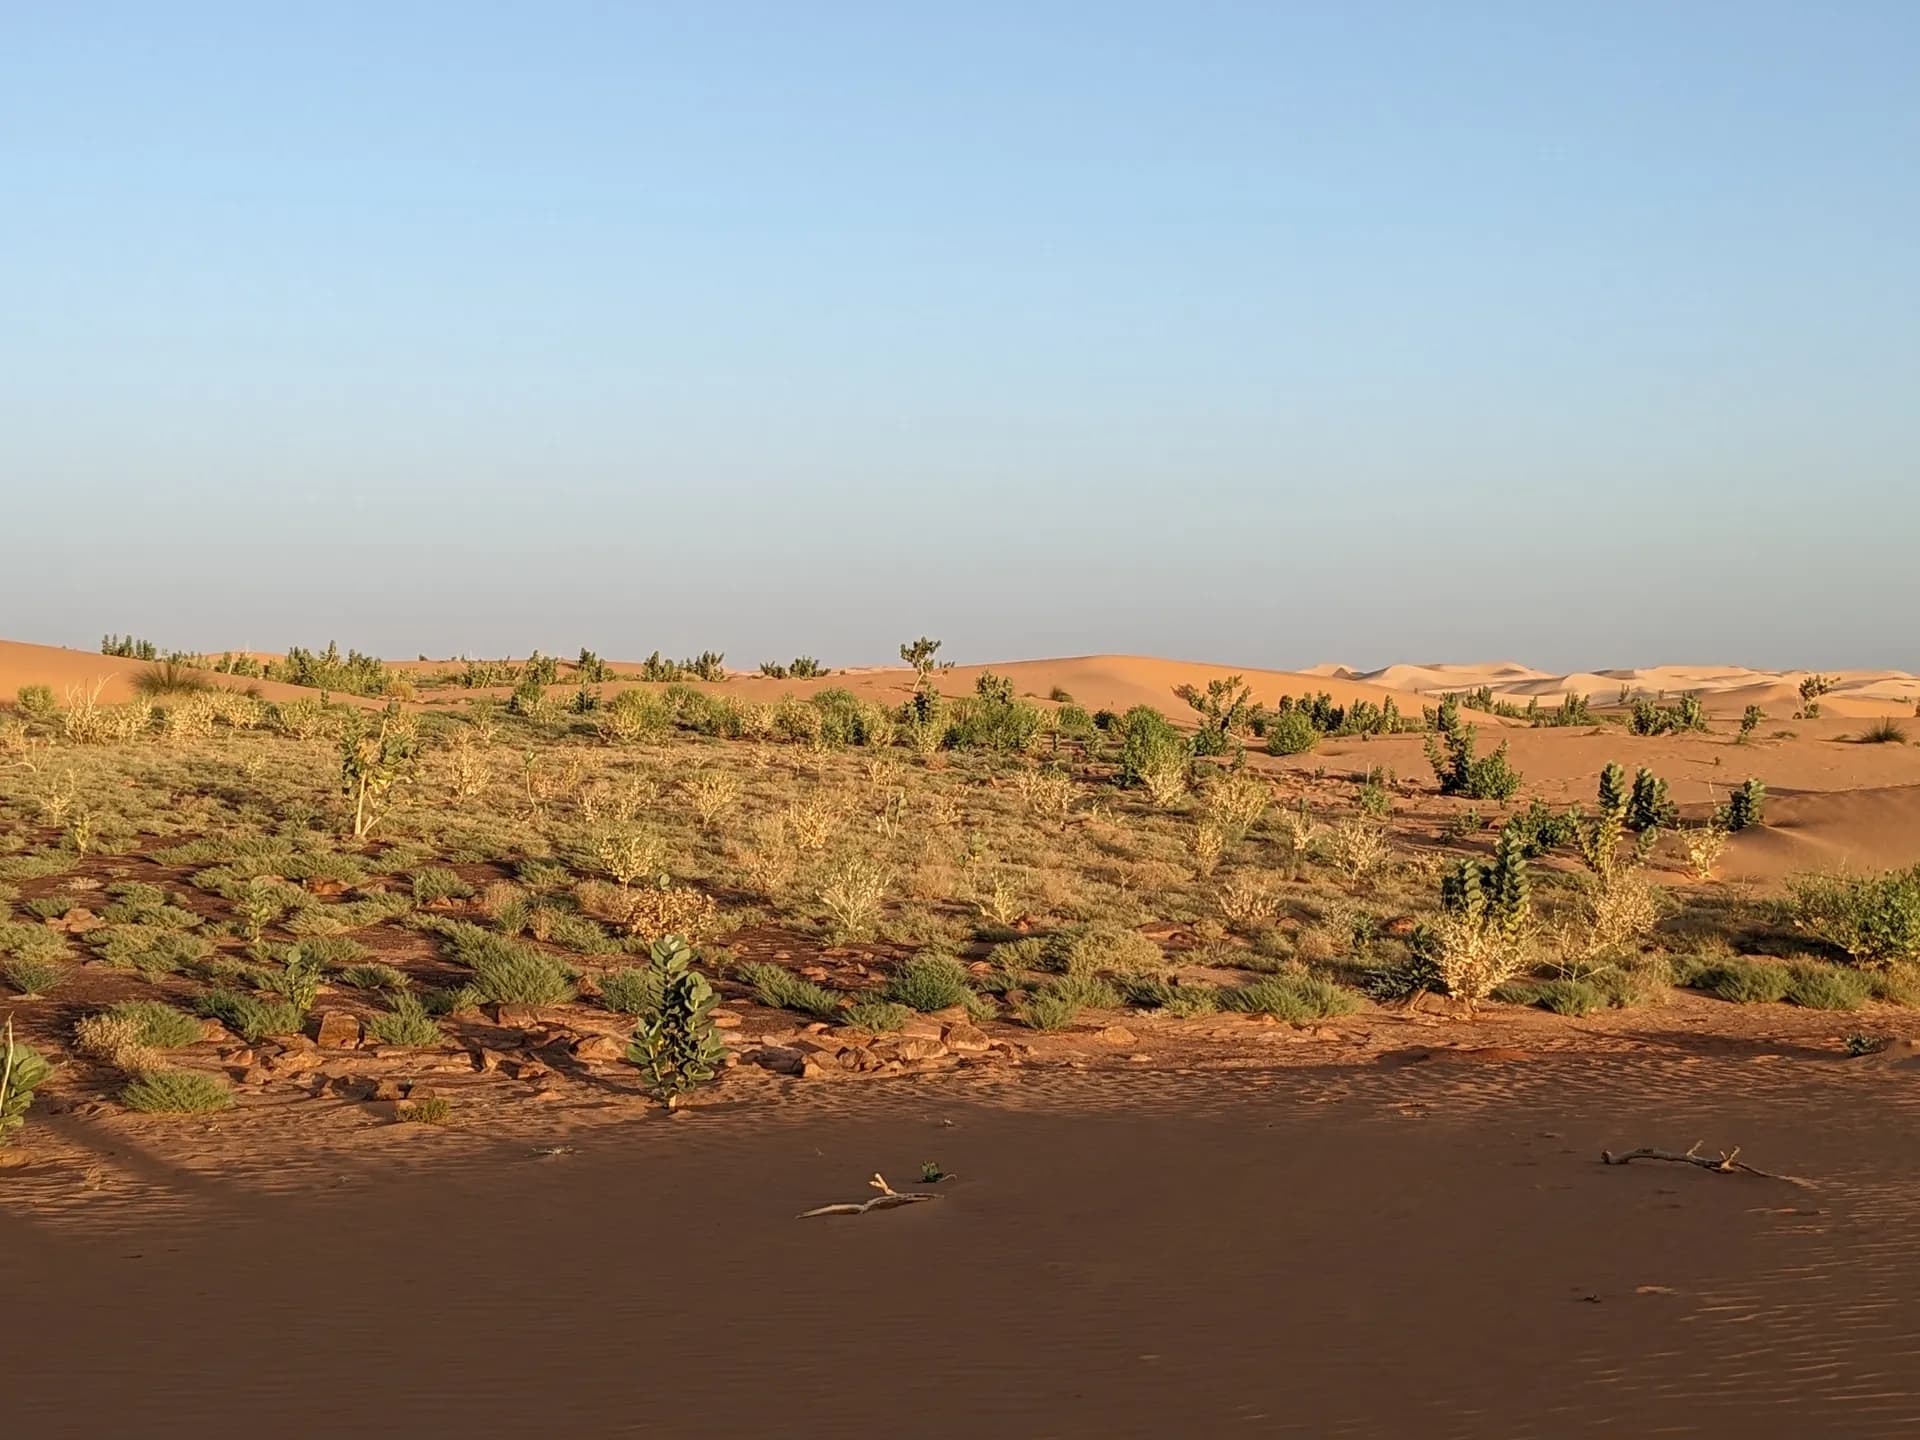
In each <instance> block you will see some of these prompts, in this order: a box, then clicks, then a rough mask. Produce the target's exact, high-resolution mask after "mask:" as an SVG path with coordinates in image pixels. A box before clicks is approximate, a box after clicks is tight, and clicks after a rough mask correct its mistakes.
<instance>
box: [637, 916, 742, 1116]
mask: <svg viewBox="0 0 1920 1440" xmlns="http://www.w3.org/2000/svg"><path fill="white" fill-rule="evenodd" d="M693 961H694V952H693V947H692V946H691V945H689V944H687V942H686V941H685V940H684V939H682V938H681V937H680V936H678V935H668V936H666V937H664V938H663V939H660V940H657V941H655V942H654V945H653V950H652V963H653V965H654V966H655V968H657V969H658V970H659V971H660V1008H659V1010H657V1011H656V1012H655V1013H654V1014H652V1015H650V1016H648V1017H646V1018H645V1019H643V1020H641V1022H640V1023H639V1025H638V1026H636V1027H635V1028H634V1032H633V1043H632V1044H631V1045H630V1046H628V1048H627V1058H628V1059H629V1060H630V1061H632V1062H633V1064H635V1065H637V1066H638V1067H639V1068H640V1070H641V1072H642V1073H643V1074H644V1075H645V1077H646V1081H647V1088H648V1089H649V1090H651V1091H652V1092H653V1094H654V1095H655V1097H656V1098H658V1099H659V1100H660V1101H661V1102H662V1103H663V1104H664V1105H666V1107H667V1108H668V1109H669V1110H671V1109H673V1108H674V1107H675V1106H677V1105H678V1104H679V1102H680V1100H681V1098H682V1097H683V1096H684V1095H686V1094H687V1093H688V1092H689V1091H690V1090H692V1089H693V1088H694V1087H696V1086H698V1085H703V1084H705V1083H706V1082H708V1081H710V1080H712V1079H713V1077H714V1076H715V1075H717V1074H718V1073H719V1071H720V1065H721V1062H722V1061H724V1060H725V1059H726V1054H727V1051H726V1046H725V1045H723V1044H722V1043H721V1041H720V1037H719V1036H718V1034H716V1033H715V1030H714V1025H713V1009H714V1006H716V1005H717V1004H719V997H718V996H717V995H715V994H714V993H713V987H712V986H710V985H708V984H707V980H706V977H705V976H704V975H702V974H701V973H700V972H699V971H698V970H696V969H694V968H693Z"/></svg>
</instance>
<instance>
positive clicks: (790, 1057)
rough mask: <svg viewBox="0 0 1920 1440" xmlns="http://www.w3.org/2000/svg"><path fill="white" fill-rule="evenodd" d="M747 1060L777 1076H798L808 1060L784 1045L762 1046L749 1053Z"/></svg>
mask: <svg viewBox="0 0 1920 1440" xmlns="http://www.w3.org/2000/svg"><path fill="white" fill-rule="evenodd" d="M747 1058H748V1059H749V1060H751V1061H752V1062H753V1063H754V1064H756V1065H758V1066H760V1067H761V1068H762V1069H764V1070H771V1071H773V1072H774V1073H775V1074H777V1075H798V1074H799V1073H800V1070H801V1067H802V1066H803V1065H804V1064H805V1063H806V1062H807V1060H808V1057H807V1056H805V1055H802V1054H801V1053H800V1052H799V1051H798V1050H794V1049H791V1048H790V1047H788V1046H785V1045H763V1046H762V1047H761V1048H760V1049H758V1050H755V1051H752V1052H750V1053H749V1054H748V1056H747Z"/></svg>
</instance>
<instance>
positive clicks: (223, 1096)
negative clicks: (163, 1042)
mask: <svg viewBox="0 0 1920 1440" xmlns="http://www.w3.org/2000/svg"><path fill="white" fill-rule="evenodd" d="M120 1103H121V1104H122V1105H125V1106H126V1107H127V1108H128V1109H129V1110H137V1111H139V1112H140V1113H141V1114H143V1115H205V1114H207V1113H209V1112H211V1111H214V1110H224V1109H226V1108H227V1107H228V1106H229V1105H231V1104H233V1092H232V1091H231V1090H229V1089H228V1088H227V1082H226V1081H224V1080H222V1079H220V1078H219V1077H218V1076H215V1075H208V1074H206V1073H204V1072H202V1071H199V1070H149V1071H148V1072H147V1073H146V1074H144V1075H141V1076H140V1077H139V1078H137V1079H136V1080H134V1081H133V1082H132V1083H131V1084H129V1085H128V1086H127V1087H126V1089H124V1090H122V1091H121V1092H120Z"/></svg>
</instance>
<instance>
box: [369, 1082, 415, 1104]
mask: <svg viewBox="0 0 1920 1440" xmlns="http://www.w3.org/2000/svg"><path fill="white" fill-rule="evenodd" d="M367 1098H368V1099H369V1100H384V1101H388V1102H392V1101H395V1100H404V1099H406V1098H407V1085H406V1082H405V1081H402V1080H376V1081H374V1084H373V1093H372V1094H371V1095H369V1096H367Z"/></svg>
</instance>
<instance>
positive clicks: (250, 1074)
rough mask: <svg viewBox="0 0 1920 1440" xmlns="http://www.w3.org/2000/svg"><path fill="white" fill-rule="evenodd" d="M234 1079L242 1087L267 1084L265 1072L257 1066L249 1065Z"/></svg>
mask: <svg viewBox="0 0 1920 1440" xmlns="http://www.w3.org/2000/svg"><path fill="white" fill-rule="evenodd" d="M234 1078H235V1079H237V1080H238V1081H239V1082H240V1083H241V1084H242V1085H264V1084H266V1083H267V1079H268V1076H267V1072H266V1071H265V1070H263V1069H261V1068H260V1067H259V1066H258V1065H249V1066H248V1067H247V1068H246V1069H244V1070H242V1071H241V1072H240V1073H239V1074H238V1075H237V1076H235V1077H234Z"/></svg>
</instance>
